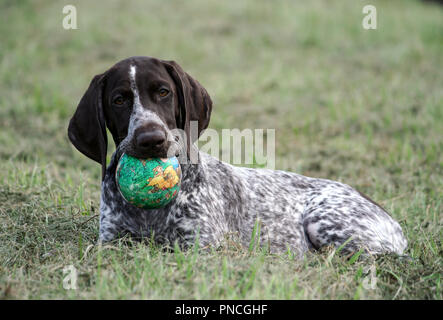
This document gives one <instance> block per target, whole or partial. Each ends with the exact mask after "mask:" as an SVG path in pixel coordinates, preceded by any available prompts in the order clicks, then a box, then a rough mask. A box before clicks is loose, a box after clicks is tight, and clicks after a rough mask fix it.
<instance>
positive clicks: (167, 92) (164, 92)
mask: <svg viewBox="0 0 443 320" xmlns="http://www.w3.org/2000/svg"><path fill="white" fill-rule="evenodd" d="M158 94H159V95H160V97H166V96H167V95H168V94H169V91H168V90H166V89H160V91H159V92H158Z"/></svg>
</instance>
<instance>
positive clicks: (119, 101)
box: [113, 96, 125, 106]
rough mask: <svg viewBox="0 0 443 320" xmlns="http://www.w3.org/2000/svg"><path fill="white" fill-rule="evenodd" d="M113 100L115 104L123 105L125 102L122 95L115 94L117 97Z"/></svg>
mask: <svg viewBox="0 0 443 320" xmlns="http://www.w3.org/2000/svg"><path fill="white" fill-rule="evenodd" d="M113 102H114V104H116V105H118V106H121V105H123V104H124V103H125V99H123V97H122V96H117V97H115V98H114V101H113Z"/></svg>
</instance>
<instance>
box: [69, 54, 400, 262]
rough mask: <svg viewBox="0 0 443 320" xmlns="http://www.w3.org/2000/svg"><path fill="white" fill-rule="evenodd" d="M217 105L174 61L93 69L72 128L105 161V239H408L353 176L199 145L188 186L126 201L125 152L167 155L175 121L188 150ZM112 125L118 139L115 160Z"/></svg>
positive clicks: (394, 248) (283, 244) (347, 248)
mask: <svg viewBox="0 0 443 320" xmlns="http://www.w3.org/2000/svg"><path fill="white" fill-rule="evenodd" d="M211 111H212V100H211V98H210V96H209V94H208V92H207V91H206V89H205V88H204V87H203V86H202V85H201V84H200V83H199V82H198V81H197V80H195V79H194V78H192V77H191V76H190V75H189V74H187V73H186V72H185V71H183V69H182V68H181V67H180V66H179V65H178V64H177V63H176V62H174V61H165V60H160V59H156V58H152V57H130V58H128V59H125V60H122V61H120V62H118V63H117V64H115V65H114V66H113V67H111V68H110V69H109V70H107V71H106V72H104V73H103V74H99V75H96V76H95V77H94V78H93V80H92V81H91V83H90V85H89V88H88V89H87V91H86V93H85V94H84V95H83V97H82V98H81V100H80V102H79V104H78V107H77V109H76V111H75V113H74V115H73V116H72V118H71V120H70V123H69V127H68V137H69V139H70V141H71V142H72V144H73V145H74V146H75V147H76V148H77V149H78V150H79V151H80V152H81V153H83V154H84V155H86V156H87V157H89V158H91V159H92V160H94V161H97V162H98V163H100V164H101V166H102V184H101V199H100V228H99V241H100V242H109V241H111V240H113V239H116V238H118V237H121V236H122V235H125V234H130V235H131V236H133V237H135V238H138V239H143V238H150V239H153V240H154V241H155V242H156V243H158V244H162V245H165V246H166V247H168V246H170V247H171V246H173V245H175V244H178V245H179V246H180V247H181V248H184V249H186V248H189V247H190V246H192V245H194V244H195V243H196V241H198V243H199V245H200V246H203V247H217V246H219V245H222V244H223V241H225V240H226V236H227V235H231V236H232V235H233V236H234V237H235V239H236V241H238V242H240V243H241V244H242V245H244V246H248V245H249V243H250V241H251V237H253V236H254V235H253V230H255V231H256V232H257V230H259V232H257V233H258V234H257V235H255V236H256V238H257V239H259V240H257V241H258V242H259V244H260V245H261V246H267V248H268V249H269V251H270V252H276V253H278V252H280V253H281V252H287V251H288V250H290V251H291V252H294V253H296V255H297V256H303V254H304V253H305V252H306V251H308V250H317V249H320V248H321V247H323V246H329V245H331V246H334V247H339V246H341V250H342V252H349V253H352V252H356V251H357V250H361V249H363V251H364V252H365V253H368V254H380V253H396V254H402V253H403V251H404V250H405V249H406V247H407V241H406V239H405V237H404V235H403V232H402V229H401V227H400V225H399V224H398V223H397V222H396V221H394V220H393V219H392V218H391V217H390V216H389V214H388V213H387V212H386V211H385V210H384V209H383V208H382V207H381V206H379V205H378V204H376V203H375V202H374V201H372V200H371V199H369V198H368V197H366V196H365V195H363V194H362V193H360V192H358V191H357V190H355V189H353V188H351V187H350V186H348V185H346V184H343V183H340V182H336V181H331V180H327V179H316V178H310V177H305V176H302V175H299V174H296V173H292V172H285V171H279V170H270V169H252V168H245V167H235V166H232V165H230V164H228V163H224V162H222V161H219V160H218V159H216V158H214V157H211V156H210V155H208V154H206V153H203V152H200V151H197V155H198V161H197V163H182V164H181V168H182V181H181V188H180V191H179V193H178V195H177V197H176V198H175V199H174V200H172V201H171V202H170V203H169V204H167V205H166V206H165V207H163V208H159V209H141V208H138V207H135V206H133V205H132V204H129V203H128V202H126V201H125V200H124V199H123V197H122V195H121V194H120V192H119V190H118V188H117V185H116V181H115V171H116V166H117V162H118V160H119V159H120V157H121V155H122V154H123V153H127V154H128V155H131V156H134V157H137V158H141V159H146V158H151V157H160V158H165V157H167V156H168V154H167V153H168V149H169V148H170V147H171V145H172V144H173V143H174V137H173V135H172V134H171V132H172V131H173V130H174V129H182V130H183V131H184V132H185V133H186V134H187V137H188V138H187V139H189V141H188V144H187V150H186V151H187V153H189V152H190V148H194V147H193V142H194V141H193V139H192V138H191V134H190V132H189V131H190V123H191V121H197V123H198V135H197V138H198V136H200V134H201V133H202V131H203V130H205V129H206V128H207V127H208V124H209V119H210V116H211ZM106 128H108V129H109V131H110V133H111V134H112V138H113V140H114V142H115V145H116V151H115V152H114V154H113V155H112V157H111V160H110V164H109V166H108V167H106V153H107V132H106ZM258 225H259V226H260V227H259V228H257V226H258ZM255 236H254V237H255Z"/></svg>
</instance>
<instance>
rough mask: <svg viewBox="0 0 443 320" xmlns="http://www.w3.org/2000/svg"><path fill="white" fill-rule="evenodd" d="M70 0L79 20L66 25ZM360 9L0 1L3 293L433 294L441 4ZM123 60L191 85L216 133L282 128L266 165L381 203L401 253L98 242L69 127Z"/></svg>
mask: <svg viewBox="0 0 443 320" xmlns="http://www.w3.org/2000/svg"><path fill="white" fill-rule="evenodd" d="M68 3H73V4H75V5H76V7H77V14H78V21H77V22H78V27H79V29H78V30H64V29H63V28H62V19H63V17H64V15H63V14H62V8H63V6H64V4H68ZM370 3H371V4H374V5H375V6H376V7H377V13H378V29H377V30H364V29H363V28H362V24H361V22H362V19H363V14H362V7H363V5H365V4H367V3H366V2H365V1H351V0H347V1H346V0H343V1H339V0H336V1H329V0H316V1H272V2H271V1H257V0H250V1H218V2H215V1H214V2H213V3H209V2H208V1H195V0H187V1H178V0H175V1H167V2H166V1H154V0H152V1H121V2H120V1H106V2H105V1H40V0H36V1H30V0H29V1H25V0H23V1H2V2H1V3H0V159H1V162H0V298H5V299H115V298H116V299H140V298H143V299H442V291H443V289H442V285H441V278H442V271H443V264H442V256H443V254H442V253H443V247H442V245H443V244H442V223H443V221H442V212H443V7H441V6H437V5H432V4H426V5H425V4H423V3H422V2H421V1H413V0H384V1H381V0H374V1H371V2H370ZM133 55H149V56H154V57H158V58H163V59H174V60H176V61H177V62H179V63H180V64H181V65H182V66H183V68H184V69H185V70H186V71H188V72H189V73H190V74H191V75H193V76H194V77H195V78H196V79H198V80H199V81H200V82H201V83H202V84H203V85H204V86H205V87H206V89H207V90H208V92H209V93H210V95H211V97H212V99H213V101H214V110H213V116H212V120H211V123H210V127H211V128H214V129H217V130H221V129H222V128H240V129H245V128H252V129H253V128H275V129H276V167H277V169H282V170H289V171H294V172H298V173H301V174H304V175H308V176H313V177H322V178H328V179H333V180H339V181H342V182H345V183H347V184H350V185H352V186H354V187H356V188H358V189H359V190H361V191H362V192H364V193H366V194H368V195H369V196H370V197H371V198H373V199H374V200H375V201H377V202H379V203H380V204H382V205H383V206H384V207H385V208H386V209H387V210H388V211H389V212H390V213H391V214H392V215H393V217H394V218H395V219H396V220H397V221H399V222H400V224H401V226H402V227H403V229H404V232H405V235H406V237H407V239H408V241H409V247H408V250H407V254H408V255H409V256H410V257H411V258H412V259H410V260H408V259H400V258H398V257H394V256H381V257H377V258H376V259H366V260H362V259H353V258H351V259H348V258H346V257H343V256H340V255H339V254H337V252H335V251H334V250H332V249H331V248H329V249H325V250H322V251H321V252H319V253H309V254H307V255H306V257H305V258H304V259H303V260H301V261H300V260H295V259H294V258H293V257H292V256H291V255H272V254H269V253H267V252H265V251H263V250H260V249H252V250H249V248H240V247H239V246H238V245H237V244H236V243H229V244H227V245H226V246H225V247H223V248H218V249H214V250H212V251H211V252H200V251H198V250H189V251H187V252H181V251H179V250H177V251H176V252H171V253H169V252H164V251H163V250H162V248H158V247H156V246H155V245H148V244H140V243H132V242H131V241H130V239H123V240H119V241H117V242H115V243H112V244H109V245H106V246H105V247H98V246H97V245H96V242H97V239H98V206H99V195H100V190H99V184H100V168H99V166H98V165H97V164H96V163H94V162H93V161H91V160H89V159H87V158H86V157H84V156H83V155H81V154H80V153H79V152H77V151H76V150H75V149H74V148H73V147H72V145H71V144H70V143H69V142H68V139H67V134H66V131H67V124H68V121H69V118H70V116H71V115H72V114H73V112H74V110H75V107H76V106H77V103H78V101H79V99H80V97H81V96H82V94H83V93H84V91H85V89H86V88H87V86H88V85H89V82H90V80H91V79H92V77H93V76H94V75H95V74H98V73H101V72H103V71H104V70H106V69H107V68H108V67H109V66H110V65H112V64H113V63H115V62H116V61H118V60H120V59H123V58H126V57H128V56H133ZM111 151H112V148H111V150H110V152H111ZM68 265H73V266H75V268H77V270H78V272H79V278H78V289H77V290H65V289H64V288H63V278H64V274H63V268H64V267H65V266H68ZM370 266H372V267H373V268H374V267H375V270H376V280H377V281H376V285H375V287H374V288H367V286H364V282H365V281H368V279H369V278H368V277H369V276H368V275H367V272H366V270H367V268H368V267H370Z"/></svg>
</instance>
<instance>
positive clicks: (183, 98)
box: [163, 61, 212, 153]
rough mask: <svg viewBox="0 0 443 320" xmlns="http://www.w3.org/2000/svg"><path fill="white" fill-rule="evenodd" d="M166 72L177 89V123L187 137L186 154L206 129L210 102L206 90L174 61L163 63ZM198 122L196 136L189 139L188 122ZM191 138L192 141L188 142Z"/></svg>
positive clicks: (210, 107)
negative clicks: (178, 114)
mask: <svg viewBox="0 0 443 320" xmlns="http://www.w3.org/2000/svg"><path fill="white" fill-rule="evenodd" d="M163 63H164V65H165V67H166V70H167V71H168V73H169V75H170V76H171V78H172V79H173V80H174V83H175V86H176V88H177V91H178V92H177V96H178V100H179V101H178V103H179V108H180V116H179V119H178V121H177V125H178V127H179V128H181V129H183V130H184V131H185V133H186V135H187V139H188V141H187V146H188V153H189V150H190V146H191V144H192V143H193V142H194V141H195V140H196V139H198V137H200V134H201V133H202V131H203V130H205V129H206V128H207V127H208V124H209V119H210V117H211V111H212V100H211V97H210V96H209V94H208V92H207V91H206V89H205V88H204V87H203V86H202V85H201V84H200V83H199V82H198V81H197V80H195V79H194V78H192V77H191V76H190V75H189V74H187V73H186V72H184V71H183V69H182V68H181V67H180V66H179V65H178V64H177V63H176V62H175V61H163ZM191 121H198V136H197V137H191V132H190V122H191ZM191 138H192V141H191V140H190V139H191Z"/></svg>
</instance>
